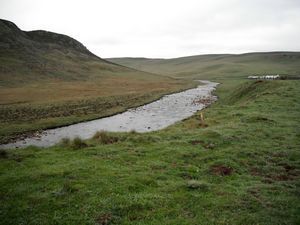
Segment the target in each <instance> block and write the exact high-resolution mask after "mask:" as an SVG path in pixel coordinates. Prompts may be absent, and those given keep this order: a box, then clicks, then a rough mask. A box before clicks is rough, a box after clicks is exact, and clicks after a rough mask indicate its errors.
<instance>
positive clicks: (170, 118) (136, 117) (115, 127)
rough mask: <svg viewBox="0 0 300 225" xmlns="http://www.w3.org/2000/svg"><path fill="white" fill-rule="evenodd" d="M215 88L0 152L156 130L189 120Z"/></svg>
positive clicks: (205, 83) (208, 86)
mask: <svg viewBox="0 0 300 225" xmlns="http://www.w3.org/2000/svg"><path fill="white" fill-rule="evenodd" d="M217 85H218V83H214V82H210V81H201V84H200V85H199V86H198V87H197V88H193V89H189V90H186V91H182V92H179V93H175V94H170V95H166V96H164V97H162V98H161V99H159V100H157V101H155V102H152V103H149V104H146V105H143V106H140V107H138V108H134V109H129V110H127V111H125V112H123V113H120V114H117V115H114V116H110V117H105V118H102V119H96V120H92V121H88V122H82V123H77V124H73V125H70V126H66V127H60V128H55V129H49V130H45V131H43V132H42V134H41V135H39V136H38V137H29V138H26V139H24V140H20V141H16V142H13V143H9V144H5V145H0V148H2V149H7V148H23V147H27V146H30V145H34V146H40V147H48V146H51V145H54V144H57V143H58V142H59V141H60V140H61V139H62V138H71V139H72V138H75V137H81V138H83V139H87V138H91V137H92V136H93V135H94V134H95V133H96V132H97V131H101V130H105V131H118V132H129V131H132V130H135V131H137V132H150V131H155V130H160V129H163V128H165V127H167V126H169V125H171V124H174V123H175V122H178V121H181V120H183V119H186V118H188V117H190V116H192V115H193V114H194V113H195V112H197V111H198V110H201V109H203V108H204V107H205V106H206V105H207V104H209V103H210V102H213V101H215V100H216V96H213V95H212V91H213V90H214V89H215V88H216V86H217ZM201 99H202V100H201ZM199 100H200V101H199Z"/></svg>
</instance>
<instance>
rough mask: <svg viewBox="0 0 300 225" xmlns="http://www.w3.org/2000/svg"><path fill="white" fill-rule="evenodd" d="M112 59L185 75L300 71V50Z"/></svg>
mask: <svg viewBox="0 0 300 225" xmlns="http://www.w3.org/2000/svg"><path fill="white" fill-rule="evenodd" d="M107 60H109V61H111V62H114V63H118V64H121V65H124V66H128V67H131V68H135V69H138V70H143V71H147V72H152V73H158V74H168V75H170V76H174V77H185V78H206V79H209V78H218V79H222V78H229V77H245V76H247V75H252V74H265V73H267V74H277V73H279V74H292V75H298V74H300V52H263V53H246V54H211V55H198V56H188V57H181V58H174V59H147V58H109V59H107Z"/></svg>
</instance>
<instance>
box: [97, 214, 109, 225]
mask: <svg viewBox="0 0 300 225" xmlns="http://www.w3.org/2000/svg"><path fill="white" fill-rule="evenodd" d="M111 222H112V214H111V213H103V214H101V215H100V216H99V217H98V218H97V219H96V223H97V224H101V225H106V224H111Z"/></svg>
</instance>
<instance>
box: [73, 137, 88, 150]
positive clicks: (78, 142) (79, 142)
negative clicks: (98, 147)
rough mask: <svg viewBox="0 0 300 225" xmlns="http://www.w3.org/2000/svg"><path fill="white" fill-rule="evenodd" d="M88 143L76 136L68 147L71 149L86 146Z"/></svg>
mask: <svg viewBox="0 0 300 225" xmlns="http://www.w3.org/2000/svg"><path fill="white" fill-rule="evenodd" d="M87 146H88V145H87V144H86V143H85V141H83V140H82V139H81V138H80V137H76V138H74V139H73V141H72V142H71V143H70V147H71V148H73V149H82V148H85V147H87Z"/></svg>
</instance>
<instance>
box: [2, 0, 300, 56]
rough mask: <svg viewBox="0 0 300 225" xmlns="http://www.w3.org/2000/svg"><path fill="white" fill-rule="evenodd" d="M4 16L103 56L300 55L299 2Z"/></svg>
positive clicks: (83, 4) (22, 4) (68, 8)
mask: <svg viewBox="0 0 300 225" xmlns="http://www.w3.org/2000/svg"><path fill="white" fill-rule="evenodd" d="M0 17H1V18H2V19H7V20H10V21H12V22H14V23H16V25H17V26H19V27H20V28H21V29H22V30H36V29H40V30H48V31H53V32H57V33H62V34H66V35H69V36H71V37H73V38H75V39H77V40H79V41H80V42H82V43H83V44H84V45H85V46H86V47H87V48H88V49H89V50H91V51H92V52H94V53H95V54H97V55H98V56H100V57H125V56H130V57H139V56H141V57H153V58H157V57H163V58H171V57H180V56H187V55H197V54H207V53H244V52H252V51H278V50H286V51H300V0H205V1H204V0H43V1H42V0H0Z"/></svg>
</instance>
